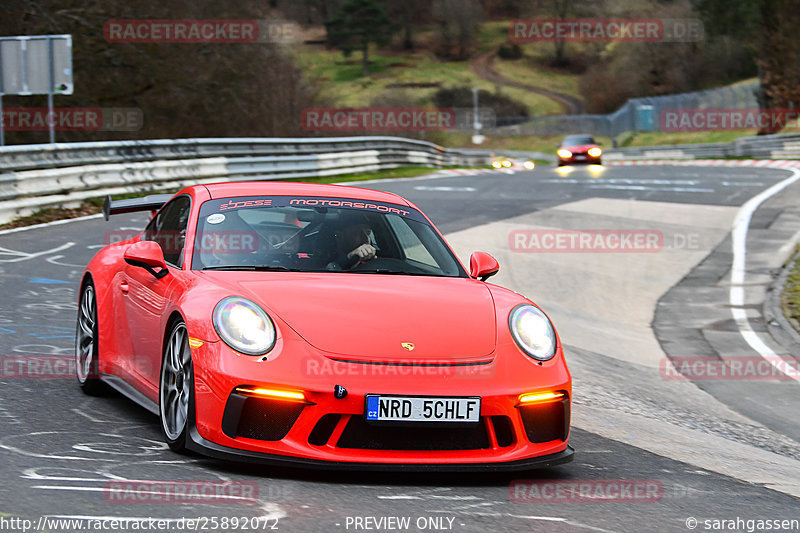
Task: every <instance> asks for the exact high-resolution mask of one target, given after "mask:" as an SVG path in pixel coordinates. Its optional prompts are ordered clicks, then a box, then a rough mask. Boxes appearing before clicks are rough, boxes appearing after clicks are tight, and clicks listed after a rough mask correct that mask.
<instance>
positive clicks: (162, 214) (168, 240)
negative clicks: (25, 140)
mask: <svg viewBox="0 0 800 533" xmlns="http://www.w3.org/2000/svg"><path fill="white" fill-rule="evenodd" d="M190 207H191V200H190V198H189V197H188V196H179V197H177V198H175V199H173V200H171V201H170V202H169V203H167V204H166V205H165V206H164V207H162V208H161V210H160V211H159V212H158V214H156V216H155V217H153V220H151V221H150V224H148V226H147V228H146V229H145V232H144V234H143V236H142V240H149V241H154V242H157V243H158V244H159V245H160V246H161V249H162V251H163V252H164V260H165V261H166V263H167V268H168V270H169V271H170V273H169V275H167V276H164V277H163V278H161V279H156V277H155V276H153V275H152V274H151V273H150V272H148V271H147V270H145V269H144V268H141V267H136V266H133V265H127V264H126V265H125V267H124V271H123V276H122V283H121V285H120V290H121V291H122V294H123V296H122V297H123V300H124V301H125V308H126V315H127V320H128V330H129V331H130V336H131V344H132V346H133V358H132V359H131V362H132V365H131V366H132V368H131V369H130V370H131V371H132V372H133V373H135V374H136V375H137V377H138V379H139V380H143V381H144V384H145V385H146V386H147V388H148V392H149V394H148V395H155V398H156V399H157V393H158V382H159V373H160V370H161V355H162V354H161V352H162V342H163V339H164V331H162V328H163V326H162V323H163V320H164V313H165V312H167V308H168V303H169V301H170V297H171V294H172V293H173V292H174V290H175V287H176V286H177V285H179V280H178V279H177V276H176V274H179V273H180V270H181V265H182V263H183V251H184V244H185V239H186V229H187V226H188V222H189V213H190Z"/></svg>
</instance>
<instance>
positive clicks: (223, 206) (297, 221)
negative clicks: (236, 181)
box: [192, 196, 467, 277]
mask: <svg viewBox="0 0 800 533" xmlns="http://www.w3.org/2000/svg"><path fill="white" fill-rule="evenodd" d="M192 269H194V270H237V271H241V270H255V271H260V270H269V271H299V272H331V271H333V272H354V273H356V272H357V273H369V274H405V275H423V276H425V275H426V276H451V277H466V276H467V274H466V272H465V271H464V269H463V268H462V267H461V265H460V264H459V263H458V261H457V260H456V258H455V257H454V256H453V254H452V252H451V251H450V249H449V248H448V247H447V246H446V245H445V244H444V242H443V240H442V238H441V237H440V236H439V234H438V233H437V232H436V231H435V230H434V229H433V228H432V227H431V225H430V224H429V223H428V221H427V220H426V219H425V217H424V216H423V215H422V214H421V213H420V212H419V211H416V210H415V209H412V208H410V207H408V206H403V205H398V204H388V203H382V202H368V201H363V200H353V199H346V198H308V197H263V196H258V197H238V198H225V199H219V200H209V201H207V202H205V203H204V204H203V205H202V207H201V209H200V215H199V220H198V224H197V233H196V236H195V240H194V252H193V255H192Z"/></svg>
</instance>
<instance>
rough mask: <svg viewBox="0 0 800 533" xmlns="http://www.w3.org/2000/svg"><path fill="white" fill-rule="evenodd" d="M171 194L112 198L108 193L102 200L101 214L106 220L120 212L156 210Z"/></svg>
mask: <svg viewBox="0 0 800 533" xmlns="http://www.w3.org/2000/svg"><path fill="white" fill-rule="evenodd" d="M173 196H174V195H172V194H151V195H150V196H144V197H142V198H131V199H129V200H112V199H111V195H110V194H109V195H108V196H106V199H105V201H104V202H103V216H104V217H105V219H106V220H108V218H109V217H110V216H111V215H118V214H120V213H133V212H135V211H157V210H158V209H160V208H161V206H162V205H164V204H165V203H167V201H168V200H169V199H170V198H172V197H173Z"/></svg>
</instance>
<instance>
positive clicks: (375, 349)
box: [207, 272, 496, 363]
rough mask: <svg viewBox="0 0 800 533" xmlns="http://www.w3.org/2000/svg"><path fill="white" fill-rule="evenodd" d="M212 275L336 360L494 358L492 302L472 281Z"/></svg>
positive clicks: (284, 274)
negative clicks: (222, 278)
mask: <svg viewBox="0 0 800 533" xmlns="http://www.w3.org/2000/svg"><path fill="white" fill-rule="evenodd" d="M208 274H211V273H207V275H208ZM212 275H213V276H214V277H215V278H221V277H223V276H224V277H225V278H227V279H225V280H224V284H226V285H229V286H230V289H231V290H233V291H235V292H234V294H239V295H241V296H244V297H247V298H250V299H252V300H253V301H255V302H258V303H259V304H260V305H261V306H262V307H263V308H264V309H265V310H266V311H267V312H268V313H270V314H271V315H272V316H273V317H275V316H277V317H279V318H280V320H282V321H283V322H285V323H286V324H287V325H288V326H290V327H291V328H292V329H293V330H294V331H295V332H297V333H298V334H299V335H300V336H302V337H303V338H304V339H305V340H306V341H307V342H308V343H310V344H311V345H313V346H314V347H316V348H318V349H319V350H322V351H323V352H326V355H327V356H329V357H332V358H335V359H343V360H361V361H375V362H390V361H415V362H424V363H431V362H448V363H452V362H477V361H486V360H490V359H491V357H492V355H493V353H494V349H495V343H496V325H495V324H496V320H495V307H494V300H493V299H492V295H491V293H490V291H489V290H488V289H487V287H486V286H485V285H484V284H483V283H481V282H478V281H475V280H473V279H469V278H445V277H429V276H401V275H383V274H351V273H324V274H308V273H289V272H282V273H253V272H245V273H243V272H237V273H232V272H226V273H223V272H215V273H213V274H212ZM220 281H222V280H221V279H220ZM409 343H410V344H409ZM404 344H405V347H404ZM412 345H413V346H412ZM409 348H412V349H409Z"/></svg>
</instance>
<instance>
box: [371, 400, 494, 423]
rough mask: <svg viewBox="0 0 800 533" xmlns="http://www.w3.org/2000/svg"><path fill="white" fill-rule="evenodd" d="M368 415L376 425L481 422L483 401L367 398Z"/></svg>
mask: <svg viewBox="0 0 800 533" xmlns="http://www.w3.org/2000/svg"><path fill="white" fill-rule="evenodd" d="M366 414H367V420H374V421H376V422H383V421H387V422H388V421H392V422H479V421H480V416H481V399H480V398H478V397H473V398H452V397H441V396H433V397H421V396H383V395H367V408H366Z"/></svg>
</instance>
